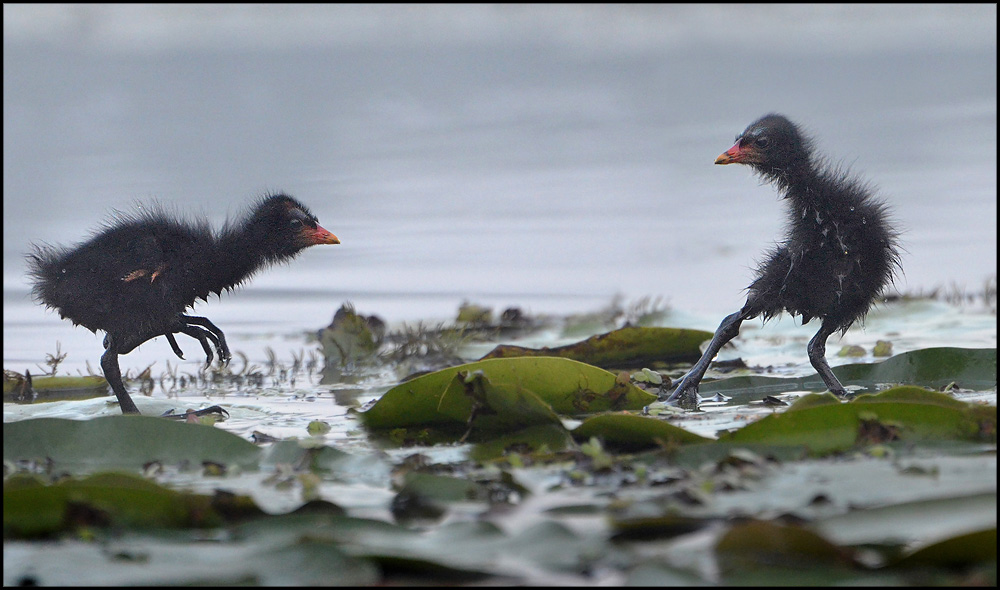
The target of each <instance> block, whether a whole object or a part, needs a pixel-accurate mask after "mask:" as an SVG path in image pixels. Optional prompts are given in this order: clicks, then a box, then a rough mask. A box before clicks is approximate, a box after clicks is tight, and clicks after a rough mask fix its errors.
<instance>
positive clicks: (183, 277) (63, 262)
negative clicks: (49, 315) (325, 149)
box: [27, 194, 340, 414]
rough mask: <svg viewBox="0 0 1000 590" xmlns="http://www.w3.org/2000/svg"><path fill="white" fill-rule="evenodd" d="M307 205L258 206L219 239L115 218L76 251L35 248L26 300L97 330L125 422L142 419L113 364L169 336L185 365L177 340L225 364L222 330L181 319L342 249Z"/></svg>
mask: <svg viewBox="0 0 1000 590" xmlns="http://www.w3.org/2000/svg"><path fill="white" fill-rule="evenodd" d="M339 243H340V240H338V239H337V237H336V236H335V235H333V234H331V233H330V232H328V231H327V230H325V229H323V228H322V227H321V226H320V225H319V223H318V220H317V219H316V216H315V215H313V214H312V213H310V212H309V209H307V208H306V206H305V205H303V204H302V203H300V202H298V201H296V200H295V199H293V198H292V197H290V196H288V195H284V194H278V195H269V196H266V197H264V198H262V199H261V200H259V201H258V202H257V203H256V204H255V205H254V206H253V208H252V209H251V210H250V212H249V214H248V215H247V216H246V217H244V218H243V219H242V220H240V221H238V222H235V223H227V224H226V225H225V226H224V227H223V228H222V230H221V231H219V232H218V233H215V232H213V231H212V229H211V227H209V225H208V223H207V222H205V221H198V222H194V223H192V222H188V221H184V220H181V219H177V218H175V217H172V216H170V215H168V214H167V213H165V212H164V211H162V210H161V209H159V208H153V209H146V210H141V211H138V212H136V213H133V214H126V215H119V216H117V217H116V218H115V219H114V220H112V221H111V222H109V223H108V225H107V226H106V227H105V228H104V229H103V230H101V231H99V232H98V233H96V234H95V235H94V237H92V238H91V239H90V240H87V241H86V242H83V243H81V244H79V245H77V246H76V247H74V248H60V247H52V246H44V247H43V246H37V245H36V246H34V252H32V253H31V254H28V256H27V262H28V272H29V274H30V276H31V277H32V279H33V283H34V287H33V289H32V295H33V296H34V298H35V300H36V301H38V302H39V303H42V304H44V305H45V306H46V307H50V308H53V309H56V310H57V311H58V312H59V315H60V317H62V318H64V319H68V320H70V321H72V322H73V324H74V325H75V324H79V325H81V326H84V327H85V328H88V329H89V330H91V331H92V332H96V331H98V330H101V331H103V332H105V333H106V335H105V337H104V348H105V352H104V355H103V356H102V357H101V368H102V369H103V370H104V377H105V378H106V379H107V380H108V383H109V384H111V389H112V390H113V391H114V392H115V396H117V397H118V403H119V405H120V406H121V410H122V413H123V414H138V413H139V410H138V408H136V406H135V403H134V402H133V401H132V398H130V397H129V395H128V392H127V391H126V390H125V385H124V384H123V383H122V376H121V369H120V368H119V366H118V355H122V354H128V353H129V352H131V351H132V350H133V349H135V347H137V346H139V345H140V344H142V343H144V342H146V341H147V340H150V339H152V338H156V337H157V336H166V337H167V341H168V342H169V343H170V346H171V348H172V349H173V351H174V353H175V354H176V355H177V356H179V357H181V358H184V356H183V355H182V353H181V349H180V347H179V346H177V341H176V340H175V339H174V334H187V335H188V336H191V337H192V338H195V339H196V340H198V341H199V342H200V343H201V346H202V348H203V349H204V350H205V354H206V356H207V357H208V361H207V362H209V363H211V362H212V347H213V346H214V347H215V350H216V352H217V353H218V355H219V359H220V360H221V361H222V362H228V361H229V358H230V353H229V347H228V346H227V345H226V337H225V335H223V333H222V330H220V329H219V328H218V327H216V325H215V324H213V323H212V322H211V321H209V320H208V318H203V317H197V316H190V315H185V313H184V312H185V311H186V310H187V309H188V308H190V307H193V306H194V304H195V301H196V300H197V299H207V298H208V296H209V295H210V294H211V293H216V294H220V295H221V293H222V291H227V290H232V289H233V288H235V287H237V286H238V285H240V284H241V283H243V282H244V281H246V280H247V279H249V278H250V277H251V276H253V274H254V273H256V272H257V271H259V270H261V269H263V268H266V267H267V266H270V265H272V264H275V263H279V262H285V261H288V260H291V259H292V258H293V257H295V256H296V255H297V254H298V253H299V252H300V251H301V250H303V249H305V248H308V247H309V246H314V245H317V244H339Z"/></svg>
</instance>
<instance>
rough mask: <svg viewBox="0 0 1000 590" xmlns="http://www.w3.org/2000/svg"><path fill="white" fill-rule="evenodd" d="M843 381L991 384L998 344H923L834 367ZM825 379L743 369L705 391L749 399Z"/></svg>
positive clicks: (870, 385) (871, 386) (874, 386)
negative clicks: (750, 372)
mask: <svg viewBox="0 0 1000 590" xmlns="http://www.w3.org/2000/svg"><path fill="white" fill-rule="evenodd" d="M833 372H834V374H835V375H836V376H837V378H838V379H840V382H841V383H843V384H844V385H853V386H860V387H863V388H865V389H867V390H870V391H872V392H876V391H878V390H879V389H880V388H881V387H883V386H884V385H886V384H912V385H921V386H923V387H932V388H940V387H943V386H945V385H947V384H949V383H953V382H954V383H957V384H959V385H960V386H961V387H966V388H970V389H989V388H991V387H996V383H997V351H996V349H995V348H925V349H921V350H914V351H911V352H906V353H903V354H899V355H896V356H894V357H892V358H890V359H887V360H885V361H883V362H880V363H856V364H851V365H841V366H839V367H834V368H833ZM825 389H826V384H825V383H823V380H822V379H820V377H819V375H816V374H811V375H805V376H802V377H789V378H781V377H764V376H760V375H741V376H738V377H730V378H727V379H718V380H716V381H706V382H705V383H703V384H702V385H701V387H700V388H699V390H700V391H701V393H702V395H706V394H708V393H717V392H722V393H725V394H726V395H731V396H735V397H734V400H733V402H732V403H733V404H739V403H746V401H747V400H748V399H760V398H763V397H764V396H766V395H773V394H775V393H781V392H785V391H797V390H813V391H823V390H825Z"/></svg>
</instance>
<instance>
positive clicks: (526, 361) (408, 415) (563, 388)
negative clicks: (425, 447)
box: [359, 357, 656, 429]
mask: <svg viewBox="0 0 1000 590" xmlns="http://www.w3.org/2000/svg"><path fill="white" fill-rule="evenodd" d="M477 371H481V372H482V378H483V379H485V381H482V382H480V385H482V384H484V383H489V388H484V389H483V390H482V391H483V394H484V396H485V397H483V400H487V401H488V400H491V399H492V400H498V401H496V403H489V404H487V406H488V409H490V410H493V411H502V410H503V409H504V408H508V409H509V408H513V409H515V410H517V409H518V408H521V409H526V408H531V407H534V408H535V409H526V410H525V411H527V412H528V413H530V414H534V415H539V416H540V414H537V412H539V411H540V410H539V409H537V405H536V404H535V402H534V401H533V400H534V399H538V400H540V401H541V402H543V403H544V404H547V405H548V406H550V407H551V411H553V412H556V413H559V414H583V413H589V412H601V411H606V410H609V409H612V408H613V409H639V408H642V407H643V406H645V405H647V404H649V403H652V402H653V401H655V400H656V396H654V395H652V394H649V393H646V392H644V391H642V390H640V389H639V388H637V387H635V386H634V385H632V384H630V383H621V382H620V381H619V380H618V379H617V376H616V375H614V374H612V373H609V372H607V371H605V370H603V369H599V368H597V367H592V366H590V365H586V364H584V363H580V362H577V361H573V360H569V359H563V358H553V357H538V358H511V359H490V360H485V361H478V362H474V363H469V364H465V365H460V366H458V367H450V368H448V369H443V370H441V371H436V372H434V373H430V374H428V375H423V376H420V377H418V378H416V379H413V380H411V381H407V382H405V383H402V384H400V385H397V386H396V387H393V388H392V389H390V390H389V391H387V392H386V393H385V395H383V396H382V398H381V399H380V400H379V401H378V402H376V403H375V405H374V406H372V407H371V408H370V409H368V410H367V411H365V412H362V413H360V414H359V416H360V418H361V420H362V421H363V423H364V424H365V425H366V426H367V427H369V428H373V429H387V428H398V427H406V426H416V425H424V426H433V425H444V426H451V427H457V426H460V425H462V424H463V423H464V421H466V420H467V419H468V417H469V416H470V415H471V413H472V411H473V406H474V404H475V403H477V401H476V398H475V393H474V392H475V387H472V391H471V392H470V391H469V386H470V384H467V383H465V382H464V380H465V379H469V375H475V373H476V372H477ZM459 373H463V374H464V375H465V377H463V378H460V380H458V381H456V377H457V376H458V374H459ZM473 379H476V378H475V377H473ZM471 385H473V386H474V385H475V383H472V384H471ZM488 392H491V393H488ZM498 392H503V393H504V395H503V396H500V397H491V396H496V395H497V393H498ZM483 400H480V401H479V402H478V403H480V404H481V407H487V406H482V401H483ZM521 402H523V403H521ZM497 419H498V420H506V419H507V418H503V417H500V418H497ZM540 421H544V420H540ZM535 423H538V422H535ZM528 425H530V424H521V425H520V426H521V427H524V426H528Z"/></svg>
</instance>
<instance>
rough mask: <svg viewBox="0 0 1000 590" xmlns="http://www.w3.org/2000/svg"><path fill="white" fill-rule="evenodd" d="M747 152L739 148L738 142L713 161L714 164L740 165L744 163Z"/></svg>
mask: <svg viewBox="0 0 1000 590" xmlns="http://www.w3.org/2000/svg"><path fill="white" fill-rule="evenodd" d="M746 156H747V151H746V150H745V149H743V148H742V147H740V142H739V141H737V142H736V143H735V144H734V145H733V147H731V148H729V149H728V150H726V151H725V152H723V153H722V154H720V155H719V157H718V158H716V159H715V163H716V164H741V163H743V162H746Z"/></svg>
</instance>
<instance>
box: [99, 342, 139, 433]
mask: <svg viewBox="0 0 1000 590" xmlns="http://www.w3.org/2000/svg"><path fill="white" fill-rule="evenodd" d="M104 346H105V348H106V349H107V350H105V351H104V355H103V356H101V369H103V370H104V378H105V379H107V381H108V383H109V384H110V385H111V390H112V391H114V392H115V397H117V398H118V405H119V406H120V407H121V409H122V414H138V413H139V408H137V407H135V402H133V401H132V398H131V397H129V395H128V391H127V390H126V389H125V384H124V383H122V370H121V368H120V367H119V366H118V354H119V353H118V345H117V342H116V341H115V339H114V338H113V337H112V336H111V335H110V334H108V335H107V336H105V338H104ZM133 348H135V347H133Z"/></svg>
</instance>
